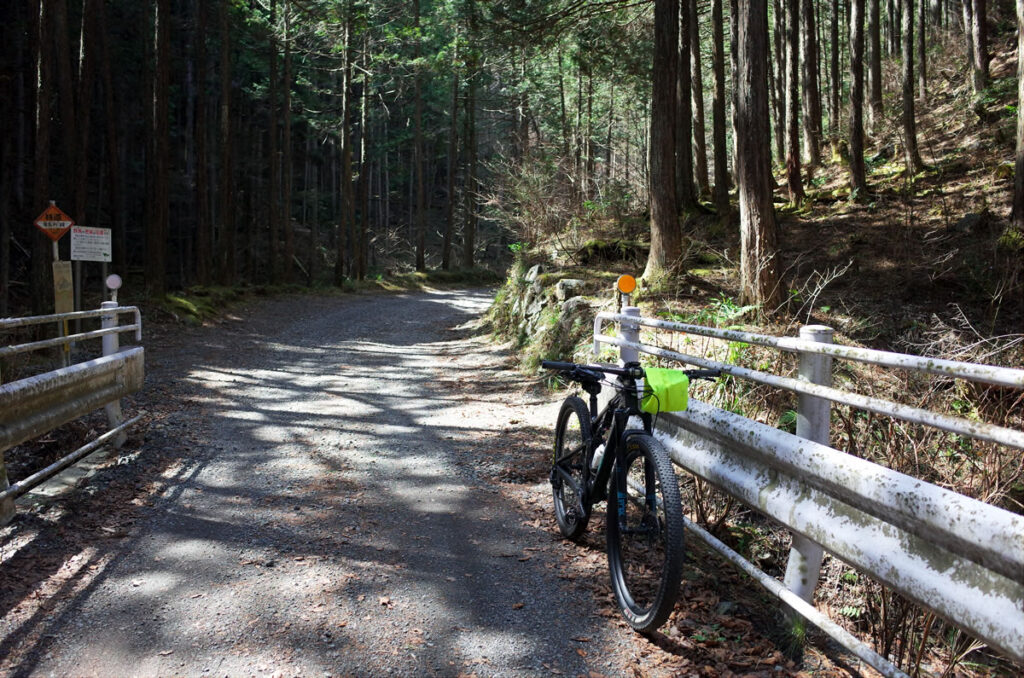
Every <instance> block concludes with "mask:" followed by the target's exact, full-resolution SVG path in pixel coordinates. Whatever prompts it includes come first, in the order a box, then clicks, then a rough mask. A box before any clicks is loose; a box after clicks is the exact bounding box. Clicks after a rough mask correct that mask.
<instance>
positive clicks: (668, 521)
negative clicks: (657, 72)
mask: <svg viewBox="0 0 1024 678" xmlns="http://www.w3.org/2000/svg"><path fill="white" fill-rule="evenodd" d="M541 365H542V366H543V367H544V368H546V369H549V370H556V371H558V372H559V373H560V376H561V377H562V378H563V379H566V380H568V381H573V382H576V383H578V384H579V385H580V387H581V388H582V389H583V391H585V392H586V393H587V394H588V395H589V396H590V403H589V406H588V404H587V403H585V402H584V401H583V399H582V398H580V397H579V396H576V395H571V396H569V397H567V398H566V399H565V401H564V402H563V403H562V407H561V410H559V413H558V420H557V422H556V425H555V446H554V455H553V458H552V465H551V489H552V496H553V498H554V508H555V519H556V520H557V521H558V527H559V529H560V530H561V532H562V534H563V535H565V536H566V537H567V538H569V539H572V540H574V541H575V540H578V539H579V538H580V537H581V536H582V535H583V533H584V532H585V531H586V529H587V524H588V523H589V521H590V517H591V514H592V512H593V507H594V505H595V504H597V503H598V502H600V501H604V500H607V502H608V510H607V514H606V515H607V517H606V527H605V532H606V535H607V539H608V569H609V572H610V574H611V580H612V588H613V589H614V590H615V599H616V602H617V603H618V605H619V609H620V610H621V611H622V615H623V616H624V617H625V619H626V621H627V622H628V623H629V625H630V626H631V627H633V628H634V629H635V630H637V631H639V632H641V633H649V632H652V631H655V630H657V629H658V628H659V627H660V626H661V625H662V624H663V623H665V620H667V619H668V616H669V614H670V613H671V612H672V608H673V606H674V605H675V601H676V596H677V595H678V593H679V586H680V582H681V578H682V569H683V513H682V505H681V503H680V498H679V484H678V482H677V480H676V475H675V471H674V470H673V468H672V462H671V460H670V459H669V456H668V453H667V452H666V451H665V448H664V447H663V446H662V444H661V443H660V442H658V441H657V440H656V439H655V438H654V437H653V435H652V432H653V424H652V419H653V415H655V414H657V412H658V411H659V402H658V397H659V396H658V394H657V393H656V392H652V391H651V390H650V389H647V390H645V391H644V392H643V393H641V391H640V389H638V380H641V379H644V377H645V371H644V369H643V368H642V367H640V364H639V363H627V364H626V365H625V366H623V367H606V366H603V365H580V364H577V363H566V362H556V361H544V362H542V363H541ZM649 372H651V373H653V372H654V370H649ZM659 372H661V373H666V372H673V373H676V374H683V375H686V379H685V380H683V382H682V383H681V386H682V388H683V389H688V386H689V380H690V379H694V378H713V377H717V376H719V375H720V373H719V372H718V371H717V370H690V371H681V370H659ZM609 375H611V376H615V377H617V379H616V380H615V381H610V380H609V379H608V376H609ZM652 376H653V375H652ZM605 384H607V385H610V386H612V387H613V388H614V389H615V391H616V393H615V395H614V396H613V397H612V399H611V401H610V402H609V403H608V405H607V406H605V408H604V409H603V410H601V411H600V412H598V403H597V396H598V394H599V393H600V392H601V389H602V386H603V385H605ZM661 397H662V398H663V399H667V398H666V397H665V394H662V396H661ZM682 397H683V400H684V405H683V407H685V397H686V396H685V391H684V393H683V395H682ZM674 409H682V408H680V407H675V408H674ZM634 418H639V420H640V426H639V427H637V426H635V419H634ZM631 420H633V423H631Z"/></svg>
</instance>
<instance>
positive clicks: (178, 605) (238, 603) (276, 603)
mask: <svg viewBox="0 0 1024 678" xmlns="http://www.w3.org/2000/svg"><path fill="white" fill-rule="evenodd" d="M490 298H491V296H490V294H489V293H488V292H487V291H482V290H479V291H468V292H467V291H443V292H438V291H434V292H424V293H410V294H402V295H394V296H371V297H333V298H332V297H306V296H301V297H290V298H284V299H274V300H269V301H266V302H263V303H261V304H260V305H259V307H258V308H252V309H250V311H251V313H250V312H246V313H244V314H242V315H244V317H240V318H236V319H233V320H232V321H229V322H226V323H225V324H222V325H220V326H217V327H214V328H202V329H200V330H198V331H196V332H194V333H191V334H190V335H188V336H187V337H186V336H181V337H173V336H172V337H168V338H167V341H166V342H164V344H165V346H163V347H161V348H159V349H150V350H147V371H148V374H147V392H148V395H146V396H145V398H144V399H148V401H149V402H150V403H152V408H153V411H154V412H155V413H157V414H158V416H154V417H153V419H154V421H153V423H152V424H151V426H150V428H149V430H148V431H147V432H146V440H145V443H144V444H142V445H141V448H142V449H141V452H140V454H139V458H144V457H145V455H146V454H147V453H148V450H153V449H163V450H165V451H166V450H168V449H171V450H173V451H174V453H175V456H176V458H177V459H178V461H177V463H175V464H173V465H169V466H168V467H167V468H166V469H164V472H163V473H164V475H163V477H162V478H160V479H158V480H159V481H160V482H159V483H158V487H159V491H157V492H154V493H153V494H152V496H151V498H150V499H149V500H148V501H145V502H143V503H142V506H141V507H140V508H139V509H138V512H137V515H136V517H134V518H133V519H132V520H131V522H130V528H128V529H127V530H126V531H125V532H124V533H123V534H117V533H116V532H117V531H116V530H112V531H113V532H114V534H113V537H114V538H112V539H107V540H104V541H102V542H97V543H96V544H89V545H87V547H83V550H82V551H81V552H80V553H79V554H77V555H76V556H75V557H73V558H70V559H69V562H65V563H64V564H63V565H62V568H61V569H62V571H65V577H64V583H62V584H61V586H60V588H59V589H58V590H57V591H56V592H54V593H52V595H53V596H54V597H55V600H54V602H53V603H52V604H50V605H47V604H43V605H42V606H40V607H37V608H36V609H35V611H34V612H33V613H32V614H31V615H28V616H26V614H25V613H24V610H22V608H23V607H24V606H25V605H26V604H23V605H22V606H21V607H18V608H14V609H10V610H5V611H6V612H9V614H7V615H6V616H5V618H4V628H3V632H4V635H3V636H0V638H3V640H2V642H0V655H6V656H7V659H6V663H4V660H2V659H0V668H2V669H5V670H6V671H7V672H8V673H9V674H10V675H57V676H72V675H74V676H78V675H81V676H90V675H96V676H119V675H144V676H150V675H189V676H197V675H209V676H248V675H260V676H263V675H278V676H344V675H357V676H363V675H366V676H370V675H372V676H377V675H402V676H413V675H415V676H421V675H443V676H458V675H467V676H468V675H473V674H475V675H478V676H490V675H502V676H507V675H551V674H559V673H561V674H566V675H623V674H626V673H627V672H628V673H632V672H631V670H630V669H629V662H630V660H631V658H630V655H631V653H632V650H631V648H632V647H633V646H632V643H633V642H634V641H633V640H632V639H631V638H630V635H631V634H629V632H628V631H625V630H623V629H622V628H620V627H619V625H618V623H617V622H616V620H614V619H612V618H610V617H609V615H608V614H607V611H605V613H604V614H603V616H602V614H599V613H598V612H599V611H598V609H596V608H597V607H598V606H597V605H595V595H594V593H592V592H591V591H589V590H587V589H586V587H585V586H581V585H579V582H576V581H574V580H573V579H572V578H571V577H569V576H567V575H566V573H565V570H564V568H562V567H560V562H559V561H560V557H559V551H558V549H560V548H567V546H563V545H562V544H560V543H558V540H557V537H556V536H555V535H554V534H553V533H552V531H551V529H550V526H549V525H547V522H549V518H550V515H545V516H544V518H543V520H544V525H543V527H542V526H541V525H540V521H538V520H537V519H536V518H537V517H538V516H540V515H541V514H540V513H530V512H529V511H528V510H527V511H524V509H523V508H522V507H521V504H522V502H518V503H517V502H513V501H510V500H509V496H508V495H509V492H510V491H511V490H510V489H509V488H526V489H525V490H523V491H524V492H526V493H527V494H530V495H532V498H528V501H536V502H537V504H538V507H539V505H540V503H541V500H540V499H538V497H546V489H545V484H546V480H545V479H544V478H543V477H542V476H541V477H539V476H540V474H538V473H536V472H535V471H534V472H532V476H531V475H530V473H531V471H529V468H530V467H531V466H532V468H534V469H536V468H537V466H538V465H537V456H538V455H540V456H543V455H544V454H545V446H546V445H547V435H548V433H547V431H548V430H549V427H550V426H551V422H552V421H553V419H554V413H555V411H556V408H557V402H556V401H557V398H552V397H551V396H538V395H537V394H536V393H533V392H532V391H530V390H529V389H527V388H525V386H524V384H523V382H522V377H521V376H519V375H517V374H516V373H515V372H514V371H510V369H509V367H508V359H507V356H506V355H505V354H504V353H503V352H502V351H501V350H500V349H499V348H496V347H495V346H493V345H491V344H489V343H487V342H486V341H484V340H483V339H481V338H479V337H477V336H474V334H473V332H471V331H470V330H469V329H467V323H469V322H470V321H473V320H474V319H475V318H477V317H478V316H479V315H480V314H481V313H482V311H483V310H484V309H485V308H486V307H487V305H488V304H489V302H490ZM548 401H551V402H548ZM143 404H145V403H143ZM502 455H504V456H502ZM520 457H521V458H522V467H523V469H527V470H525V471H524V474H525V476H526V477H527V479H528V482H527V483H526V484H524V483H523V482H520V483H519V484H512V485H506V486H504V487H502V485H501V483H497V482H495V475H496V474H501V473H504V474H505V475H506V476H508V475H509V474H511V476H512V477H516V474H517V467H516V466H515V465H513V466H512V467H511V468H509V463H510V462H515V460H516V459H517V458H520ZM502 459H503V460H504V461H498V460H502ZM527 503H528V502H527ZM547 508H548V507H547V506H545V507H544V509H545V510H547ZM537 510H538V511H539V508H538V509H537ZM98 529H101V530H102V529H106V528H102V526H101V527H100V528H98ZM602 557H603V556H602ZM76 558H77V559H78V560H79V561H80V562H79V564H78V565H75V559H76ZM44 588H45V587H44ZM19 611H21V612H22V613H21V614H20V615H19V614H18V613H19Z"/></svg>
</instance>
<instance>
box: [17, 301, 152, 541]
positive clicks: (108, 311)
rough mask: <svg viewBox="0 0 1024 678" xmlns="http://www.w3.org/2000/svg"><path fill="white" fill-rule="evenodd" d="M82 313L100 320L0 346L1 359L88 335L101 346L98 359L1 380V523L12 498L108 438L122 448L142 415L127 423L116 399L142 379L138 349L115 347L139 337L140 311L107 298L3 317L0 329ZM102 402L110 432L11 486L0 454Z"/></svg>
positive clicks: (141, 352) (59, 320) (78, 316)
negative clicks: (80, 307)
mask: <svg viewBox="0 0 1024 678" xmlns="http://www.w3.org/2000/svg"><path fill="white" fill-rule="evenodd" d="M129 313H130V314H132V315H133V316H134V322H133V323H132V324H128V325H120V324H119V316H120V315H123V314H129ZM81 318H99V319H100V322H101V328H100V329H99V330H94V331H91V332H81V333H78V334H73V335H69V336H60V337H56V338H53V339H43V340H40V341H33V342H27V343H22V344H16V345H13V346H5V347H0V358H4V357H8V356H12V355H17V354H20V353H26V352H29V351H37V350H42V349H46V348H51V347H54V346H62V345H63V346H68V345H70V344H71V343H73V342H79V341H84V340H87V339H100V340H101V341H102V346H103V349H102V353H103V356H102V357H100V358H96V359H94V360H89V361H86V362H83V363H79V364H77V365H72V366H70V367H63V368H60V369H56V370H52V371H50V372H45V373H43V374H39V375H35V376H31V377H27V378H25V379H19V380H17V381H12V382H10V383H7V384H2V385H0V525H4V524H6V523H8V522H10V520H11V519H12V518H13V517H14V500H15V499H16V498H17V497H19V496H21V495H22V494H24V493H26V492H27V491H29V490H30V489H32V488H33V487H36V486H38V485H39V484H41V483H42V482H44V481H45V480H47V479H48V478H50V477H52V476H53V475H56V474H57V473H59V472H60V471H62V470H63V469H65V468H67V467H68V466H71V465H72V464H74V463H75V462H77V461H78V460H80V459H82V458H84V457H86V456H88V455H89V454H91V453H92V452H95V451H96V450H97V449H99V448H100V447H101V446H102V445H103V444H105V443H106V442H108V441H112V442H113V444H114V446H115V447H120V446H121V445H122V444H123V443H124V441H125V438H126V433H125V431H126V430H127V429H128V428H129V427H130V426H132V425H133V424H135V423H137V422H138V421H139V419H140V418H141V417H134V418H133V419H131V420H129V421H125V420H124V416H123V414H122V412H121V403H120V399H121V398H122V397H124V396H125V395H128V394H130V393H134V392H135V391H138V390H139V389H141V388H142V384H143V379H144V350H143V348H142V347H132V348H128V349H125V350H123V351H122V350H120V348H119V343H120V342H119V336H120V334H122V333H124V332H134V333H135V337H136V340H137V341H141V339H142V317H141V314H140V313H139V309H138V308H136V307H134V306H127V307H121V306H118V305H117V303H116V302H113V301H108V302H103V303H102V304H101V305H100V309H99V310H95V311H79V312H75V313H58V314H53V315H43V316H31V317H26V318H3V319H0V331H5V330H11V329H15V328H18V327H28V326H33V325H43V324H48V323H63V322H64V321H67V320H75V319H81ZM101 407H102V408H104V409H105V410H106V413H107V420H108V422H109V424H110V427H111V430H110V431H108V432H107V433H104V434H103V435H101V436H100V437H99V438H97V439H96V440H94V441H92V442H91V443H88V444H86V445H84V446H82V447H80V448H79V449H77V450H75V451H74V452H72V453H70V454H68V455H66V456H64V457H63V458H61V459H60V460H58V461H56V462H54V463H53V464H51V465H49V466H47V467H46V468H44V469H42V470H40V471H38V472H36V473H34V474H32V475H31V476H29V477H28V478H25V479H23V480H21V481H19V482H18V483H15V484H14V485H10V483H9V481H8V478H7V468H6V464H5V463H4V452H5V451H7V450H8V449H10V448H11V447H14V446H15V445H19V444H21V443H23V442H25V441H26V440H30V439H32V438H35V437H37V436H39V435H42V434H44V433H46V432H48V431H50V430H52V429H54V428H56V427H58V426H61V425H62V424H65V423H67V422H69V421H72V420H74V419H77V418H78V417H81V416H83V415H85V414H88V413H90V412H92V411H94V410H97V409H99V408H101Z"/></svg>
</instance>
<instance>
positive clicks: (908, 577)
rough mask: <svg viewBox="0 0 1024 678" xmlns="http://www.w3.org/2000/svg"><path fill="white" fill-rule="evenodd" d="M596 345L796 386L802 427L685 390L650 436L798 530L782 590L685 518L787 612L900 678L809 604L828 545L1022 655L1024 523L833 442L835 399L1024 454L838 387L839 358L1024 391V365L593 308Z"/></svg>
mask: <svg viewBox="0 0 1024 678" xmlns="http://www.w3.org/2000/svg"><path fill="white" fill-rule="evenodd" d="M610 322H614V323H618V326H619V331H618V333H617V336H611V335H609V334H604V333H603V328H604V325H605V324H606V323H610ZM641 327H647V328H652V329H657V330H667V331H674V332H685V333H688V334H692V335H699V336H703V337H710V338H715V339H722V340H726V341H729V342H742V343H745V344H755V345H759V346H766V347H772V348H776V349H779V350H782V351H787V352H794V353H798V354H799V360H800V366H799V372H800V378H799V379H791V378H786V377H780V376H776V375H772V374H768V373H765V372H760V371H757V370H751V369H747V368H743V367H737V366H735V365H728V364H723V363H719V362H715V361H713V360H708V359H706V358H702V357H699V356H693V355H686V354H684V353H679V352H676V351H670V350H666V349H664V348H660V347H657V346H651V345H648V344H644V343H642V342H641V340H640V328H641ZM600 344H610V345H614V346H618V347H619V351H620V358H621V359H622V360H623V361H632V360H638V359H639V354H640V353H647V354H650V355H655V356H659V357H661V358H666V359H669V360H674V361H678V362H681V363H686V364H689V365H696V366H698V367H702V368H710V369H718V370H721V371H722V373H723V374H731V375H733V376H735V377H737V378H741V379H748V380H751V381H754V382H758V383H761V384H768V385H771V386H775V387H779V388H783V389H787V390H790V391H795V392H796V393H797V394H798V401H799V404H798V409H797V430H796V435H793V434H790V433H787V432H785V431H781V430H778V429H775V428H772V427H770V426H766V425H764V424H761V423H758V422H755V421H752V420H750V419H747V418H745V417H742V416H739V415H737V414H734V413H732V412H728V411H725V410H721V409H718V408H715V407H712V406H710V405H708V404H706V403H703V402H700V401H697V400H695V399H693V398H691V399H690V406H689V409H688V410H686V411H683V412H673V413H666V414H662V415H661V416H660V417H659V418H658V424H659V428H658V430H657V431H656V432H655V435H656V436H657V437H658V438H659V439H660V440H661V441H662V442H663V443H664V444H665V446H666V448H667V449H668V452H669V455H670V456H671V457H672V459H673V461H674V462H675V463H676V464H678V465H679V466H681V467H682V468H684V469H685V470H687V471H689V472H690V473H692V474H694V475H696V476H699V477H701V478H703V479H705V480H707V481H708V482H710V483H711V484H713V485H715V486H716V487H718V488H720V489H721V490H723V491H725V492H726V493H728V494H730V495H731V496H733V497H735V498H736V499H738V500H739V501H741V502H743V503H744V504H746V505H747V506H749V507H751V508H752V509H755V510H757V511H760V512H761V513H762V514H764V515H766V516H769V517H771V518H772V519H774V520H775V521H777V522H779V523H781V524H782V525H784V526H785V527H787V528H788V529H790V530H791V531H792V533H793V546H792V549H791V551H790V558H789V563H788V567H787V569H786V576H785V584H784V585H783V584H782V583H780V582H779V581H777V580H775V579H774V578H772V577H770V576H768V575H766V574H764V573H763V572H761V571H760V570H758V569H757V568H756V567H755V566H754V565H752V564H751V563H750V562H748V561H746V560H745V559H743V557H742V556H741V555H739V554H738V553H736V552H735V551H732V550H731V549H730V548H729V547H728V546H726V545H725V544H723V543H722V542H720V541H718V540H717V539H715V538H714V537H713V536H712V535H710V534H708V533H707V532H706V531H704V530H703V529H701V528H700V527H699V526H697V525H694V524H692V523H690V522H689V521H688V524H687V527H688V528H690V529H691V531H692V532H693V533H695V534H697V535H698V536H700V537H702V538H703V539H704V540H705V541H707V542H708V543H709V544H710V545H711V546H712V547H713V548H714V549H715V550H716V551H718V552H719V553H721V554H722V555H724V556H725V557H726V558H728V559H729V560H730V561H732V562H733V563H734V564H736V565H737V566H739V567H740V568H742V569H743V570H744V571H746V572H747V573H748V574H750V575H751V576H752V577H754V578H755V579H756V580H757V581H759V582H760V583H761V584H762V585H764V586H765V587H766V588H768V589H769V590H770V591H771V592H772V593H774V594H775V595H776V596H778V597H779V598H781V599H782V600H783V601H784V602H785V603H787V604H788V605H789V606H790V607H791V608H792V609H793V610H794V611H796V612H797V613H799V614H800V615H802V616H803V617H805V618H806V619H807V620H808V621H810V622H811V623H813V624H815V625H816V626H818V627H819V628H821V629H822V630H823V631H825V632H826V633H828V634H829V635H830V636H832V637H833V638H834V639H835V640H837V641H838V642H840V643H841V644H843V645H844V646H846V647H847V648H848V649H849V650H851V651H852V652H853V653H854V654H856V655H857V656H858V657H860V658H861V659H863V660H864V661H865V662H867V663H868V664H870V665H871V666H873V667H874V668H875V669H877V670H878V671H880V672H881V673H882V674H883V675H886V676H902V675H904V674H903V673H902V672H901V671H900V670H899V669H898V668H897V667H895V666H894V665H893V664H892V663H891V662H889V661H888V660H887V659H885V658H883V657H881V656H879V655H878V654H877V653H875V652H874V651H872V650H871V649H870V648H868V647H867V646H866V645H864V644H863V643H862V642H860V641H859V640H858V639H856V638H854V637H853V636H852V635H851V634H849V633H848V632H847V631H845V629H843V628H842V627H841V626H839V625H838V624H836V623H834V622H833V621H831V620H830V619H829V618H828V617H827V616H826V615H824V614H822V613H821V612H819V611H818V610H817V609H816V608H815V607H814V606H813V605H812V604H811V601H812V598H813V595H814V589H815V586H816V585H817V581H818V575H819V572H820V567H821V560H822V555H823V549H824V550H827V551H828V552H829V553H831V554H833V555H834V556H835V557H837V558H839V559H840V560H842V561H844V562H846V563H847V564H849V565H851V566H853V567H855V568H858V569H860V570H862V571H863V572H866V573H868V574H869V575H870V576H872V577H874V578H875V579H877V580H878V581H880V582H882V583H884V584H885V585H887V586H889V587H891V588H892V589H894V590H896V591H898V592H899V593H901V594H902V595H904V596H906V597H907V598H909V599H911V600H913V601H915V602H917V603H919V604H920V605H922V606H924V607H926V608H928V609H929V610H932V611H933V612H935V613H936V614H938V615H939V616H941V617H943V618H945V619H946V620H948V621H949V622H950V623H952V624H954V625H956V626H958V627H960V628H962V629H964V630H965V631H967V632H969V633H971V634H972V635H974V636H976V637H977V638H979V639H981V640H983V641H984V642H986V643H988V644H989V645H990V646H992V647H993V648H996V649H997V650H999V651H1000V652H1002V653H1005V654H1006V655H1007V656H1008V657H1010V658H1012V659H1013V660H1014V661H1017V662H1024V517H1022V516H1019V515H1016V514H1014V513H1011V512H1010V511H1006V510H1003V509H1000V508H997V507H995V506H991V505H989V504H985V503H983V502H980V501H978V500H975V499H972V498H969V497H966V496H964V495H961V494H958V493H956V492H952V491H950V490H946V489H943V488H941V487H938V486H936V485H932V484H929V483H926V482H924V481H922V480H919V479H917V478H914V477H911V476H908V475H905V474H902V473H898V472H896V471H893V470H891V469H888V468H885V467H883V466H879V465H877V464H873V463H871V462H868V461H865V460H863V459H860V458H857V457H853V456H851V455H849V454H846V453H844V452H841V451H839V450H836V449H833V448H831V447H829V446H828V442H829V425H830V422H829V419H830V412H831V405H830V403H831V402H837V403H842V404H846V405H850V406H853V407H855V408H861V409H864V410H868V411H871V412H874V413H877V414H882V415H886V416H890V417H894V418H897V419H902V420H905V421H910V422H914V423H918V424H923V425H927V426H931V427H934V428H938V429H941V430H943V431H950V432H954V433H956V434H958V435H962V436H967V437H971V438H976V439H979V440H985V441H990V442H995V443H999V444H1002V445H1007V446H1010V447H1014V448H1017V449H1024V432H1021V431H1017V430H1013V429H1008V428H1003V427H999V426H994V425H991V424H985V423H981V422H977V421H969V420H966V419H959V418H956V417H950V416H947V415H942V414H938V413H934V412H929V411H927V410H922V409H919V408H915V407H909V406H906V405H901V404H898V403H893V402H888V401H885V400H881V399H878V398H872V397H868V396H864V395H859V394H855V393H850V392H847V391H842V390H839V389H836V388H832V387H831V363H832V360H833V359H840V360H853V361H859V362H864V363H872V364H875V365H882V366H886V367H899V368H902V369H906V370H914V371H919V372H925V373H929V374H935V375H942V376H946V377H955V378H958V379H966V380H971V381H977V382H983V383H987V384H995V385H998V386H1002V387H1009V388H1016V389H1024V370H1019V369H1011V368H1004V367H994V366H988V365H977V364H971V363H961V362H955V361H949V360H935V359H931V358H922V357H917V356H911V355H904V354H898V353H888V352H885V351H877V350H870V349H862V348H856V347H848V346H839V345H835V344H832V330H831V329H830V328H827V327H822V326H807V327H804V328H802V329H801V331H800V338H799V339H795V338H779V337H771V336H766V335H760V334H752V333H749V332H738V331H734V330H721V329H714V328H708V327H702V326H698V325H689V324H685V323H676V322H668V321H664V320H656V319H649V318H642V317H640V311H639V309H637V308H635V307H626V308H623V309H622V312H621V313H599V314H598V315H597V317H596V319H595V321H594V353H595V355H597V353H598V349H599V346H600Z"/></svg>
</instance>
